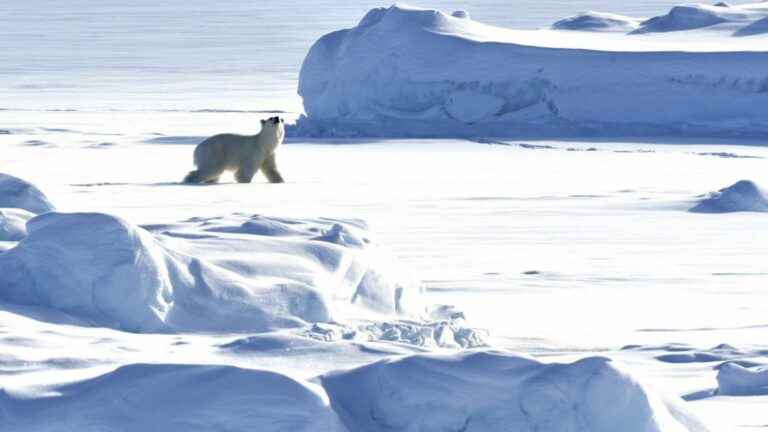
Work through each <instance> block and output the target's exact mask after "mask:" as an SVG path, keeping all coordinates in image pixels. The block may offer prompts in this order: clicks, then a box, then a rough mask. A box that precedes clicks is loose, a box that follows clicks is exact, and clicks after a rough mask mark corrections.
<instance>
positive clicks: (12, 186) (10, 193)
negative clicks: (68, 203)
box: [0, 173, 54, 214]
mask: <svg viewBox="0 0 768 432" xmlns="http://www.w3.org/2000/svg"><path fill="white" fill-rule="evenodd" d="M0 208H17V209H23V210H26V211H28V212H30V213H35V214H40V213H45V212H49V211H53V210H54V207H53V204H51V202H50V201H48V198H47V197H46V196H45V194H43V193H42V192H40V190H39V189H38V188H37V187H35V186H34V185H33V184H31V183H28V182H26V181H24V180H22V179H20V178H16V177H14V176H11V175H8V174H3V173H0Z"/></svg>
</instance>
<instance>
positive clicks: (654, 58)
mask: <svg viewBox="0 0 768 432" xmlns="http://www.w3.org/2000/svg"><path fill="white" fill-rule="evenodd" d="M711 9H715V10H718V11H720V10H722V11H723V12H722V13H721V14H720V15H717V16H716V21H718V20H720V17H721V15H722V16H725V15H726V11H730V12H727V13H730V14H731V15H734V14H735V15H734V16H736V15H738V16H739V17H742V18H743V19H744V20H746V22H748V21H749V19H754V20H757V19H758V17H760V16H764V15H765V14H768V9H766V5H753V9H752V12H739V11H741V9H739V10H738V11H737V12H733V11H734V10H735V9H732V8H727V7H713V8H704V7H701V8H694V10H693V11H691V9H690V8H678V9H674V10H673V11H672V12H671V13H670V15H669V16H665V17H662V18H659V19H656V20H650V21H647V22H645V23H644V24H643V26H641V27H640V29H639V30H638V31H644V32H646V34H644V35H626V36H625V35H621V34H618V35H617V34H604V35H599V36H597V35H596V36H594V37H593V39H596V42H591V41H585V42H584V44H583V46H575V47H574V46H572V44H571V43H570V40H571V39H575V40H577V39H578V38H573V37H571V35H568V36H565V35H563V33H562V32H557V31H549V32H539V33H537V32H515V31H510V30H505V29H500V28H495V27H491V26H487V25H483V24H480V23H478V22H475V21H473V20H471V19H469V18H468V17H463V15H458V16H451V15H447V14H444V13H442V12H439V11H435V10H421V9H413V8H408V7H402V6H393V7H390V8H379V9H374V10H371V11H370V12H369V13H368V14H367V15H366V16H365V17H364V18H363V19H362V21H360V23H359V24H358V25H357V26H356V27H354V28H352V29H348V30H340V31H337V32H334V33H331V34H328V35H326V36H324V37H322V38H321V39H320V40H318V41H317V42H316V43H315V45H314V46H313V47H312V49H311V50H310V52H309V54H308V55H307V57H306V59H305V61H304V64H303V66H302V69H301V75H300V82H299V94H300V95H301V96H302V97H303V100H304V108H305V112H306V116H304V117H302V118H300V119H299V121H298V122H297V124H296V126H295V127H293V128H292V130H291V131H290V132H291V133H292V134H294V135H309V136H380V137H448V136H459V137H466V136H523V135H525V136H573V135H581V136H595V135H625V136H626V135H657V136H658V135H676V136H691V135H707V136H710V137H711V136H729V137H765V136H768V75H767V74H766V73H765V70H766V67H768V53H766V52H762V51H751V52H746V51H742V48H741V46H737V47H736V48H733V49H732V51H733V52H679V51H675V50H676V49H678V48H679V45H674V44H669V43H667V44H666V45H665V44H664V43H660V44H654V41H655V40H657V39H653V38H663V37H664V36H662V35H654V36H650V35H648V33H651V32H661V31H669V30H673V29H675V28H683V27H688V28H691V27H702V26H704V25H705V24H707V23H708V22H709V21H707V19H706V17H708V16H710V15H707V14H704V12H701V11H710V10H711ZM745 10H746V9H745ZM755 11H756V12H755ZM707 13H709V12H707ZM702 14H703V15H702ZM731 15H728V16H729V17H731V18H730V19H732V20H735V19H736V18H734V17H733V16H731ZM702 16H703V18H702ZM593 18H599V19H597V20H595V19H593ZM723 19H726V18H723ZM740 19H741V18H740ZM681 22H682V23H683V24H681ZM746 22H743V23H742V24H745V23H746ZM603 25H617V24H616V22H613V24H611V23H610V22H608V21H607V17H606V16H605V15H602V16H593V17H591V18H590V17H586V18H582V19H575V20H572V21H571V22H570V24H568V23H561V26H576V27H579V26H581V27H584V26H592V27H594V26H598V27H599V26H603ZM712 33H713V34H715V33H717V32H712ZM590 36H591V35H590ZM709 37H711V38H713V39H712V43H711V44H710V45H709V47H710V49H711V50H712V51H714V50H722V49H723V48H722V46H721V45H719V42H718V37H720V38H726V37H727V38H730V39H733V40H736V39H737V38H733V37H732V35H731V34H730V33H724V34H723V35H722V36H716V35H710V36H709ZM755 37H760V36H755ZM601 38H613V39H606V40H603V39H601ZM616 38H622V39H616ZM649 38H651V39H649ZM745 39H749V38H738V40H739V41H742V42H744V40H745ZM635 41H636V42H635ZM603 42H606V43H603ZM667 42H668V41H667ZM633 43H637V44H638V45H637V47H635V48H633ZM734 43H736V42H734ZM526 45H527V46H526ZM694 45H696V44H695V43H694ZM698 45H701V43H698ZM558 46H567V47H568V48H558ZM604 46H609V47H610V48H604ZM758 46H762V45H758ZM638 47H641V48H638ZM670 47H672V48H670ZM572 48H592V50H587V49H572ZM753 48H754V47H753ZM625 49H626V51H625ZM756 49H758V50H760V49H762V48H756ZM699 51H701V49H699Z"/></svg>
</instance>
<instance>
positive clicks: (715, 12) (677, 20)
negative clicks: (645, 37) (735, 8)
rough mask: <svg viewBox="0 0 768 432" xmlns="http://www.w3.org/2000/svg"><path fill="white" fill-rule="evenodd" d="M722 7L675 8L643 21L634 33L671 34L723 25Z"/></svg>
mask: <svg viewBox="0 0 768 432" xmlns="http://www.w3.org/2000/svg"><path fill="white" fill-rule="evenodd" d="M722 11H723V7H722V6H705V5H685V6H675V7H673V8H672V10H670V11H669V13H668V14H666V15H662V16H658V17H654V18H651V19H649V20H647V21H644V22H643V23H642V24H641V27H640V28H639V29H637V30H636V31H635V33H638V34H640V33H653V32H671V31H680V30H691V29H697V28H702V27H709V26H713V25H716V24H721V23H724V22H726V21H728V20H727V18H725V17H724V16H723V15H724V14H723V12H722Z"/></svg>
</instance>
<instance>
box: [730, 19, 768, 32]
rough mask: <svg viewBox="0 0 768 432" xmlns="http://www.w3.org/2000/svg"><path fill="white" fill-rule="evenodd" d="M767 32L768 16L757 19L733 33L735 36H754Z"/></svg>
mask: <svg viewBox="0 0 768 432" xmlns="http://www.w3.org/2000/svg"><path fill="white" fill-rule="evenodd" d="M766 33H768V17H765V18H763V19H760V20H757V21H755V22H753V23H752V24H749V25H747V26H745V27H743V28H742V29H740V30H739V31H737V32H736V33H735V36H756V35H762V34H766Z"/></svg>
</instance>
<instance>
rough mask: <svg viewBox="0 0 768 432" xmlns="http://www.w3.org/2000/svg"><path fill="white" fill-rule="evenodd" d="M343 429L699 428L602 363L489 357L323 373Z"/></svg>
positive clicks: (422, 359)
mask: <svg viewBox="0 0 768 432" xmlns="http://www.w3.org/2000/svg"><path fill="white" fill-rule="evenodd" d="M321 382H322V384H323V387H324V388H325V389H326V391H327V392H328V395H329V397H330V400H331V404H332V406H333V408H334V410H336V411H337V412H338V413H339V415H340V417H341V419H342V420H343V421H344V423H345V424H346V426H347V427H348V428H349V429H350V430H355V431H358V430H359V431H363V430H364V431H369V432H376V431H391V430H402V431H406V430H407V431H412V432H427V431H509V430H514V431H518V432H533V431H538V432H544V431H552V432H555V431H583V432H615V431H619V430H620V431H623V432H654V431H657V432H662V431H663V432H675V431H680V432H682V431H704V430H706V429H705V428H704V427H703V426H701V425H700V423H699V422H698V421H697V420H696V419H694V418H693V417H692V416H691V415H689V414H687V413H685V412H684V411H683V410H682V409H681V408H680V406H679V405H678V402H673V401H671V400H669V399H664V398H663V397H661V396H659V395H658V394H656V393H655V392H653V391H652V390H650V389H648V388H647V387H645V386H644V385H642V384H640V383H638V382H637V381H636V380H634V379H633V378H632V377H631V376H630V375H628V374H627V373H626V372H624V371H622V370H621V369H620V368H619V367H618V366H617V365H615V364H614V363H613V362H611V361H610V360H608V359H606V358H586V359H583V360H580V361H577V362H575V363H572V364H554V363H553V364H546V363H541V362H538V361H536V360H533V359H530V358H526V357H517V356H513V355H509V354H503V353H496V352H472V353H465V354H460V355H452V356H439V355H422V356H412V357H406V358H401V359H395V360H384V361H380V362H377V363H374V364H371V365H367V366H363V367H360V368H358V369H354V370H351V371H347V372H338V373H332V374H328V375H325V376H323V377H321Z"/></svg>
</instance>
